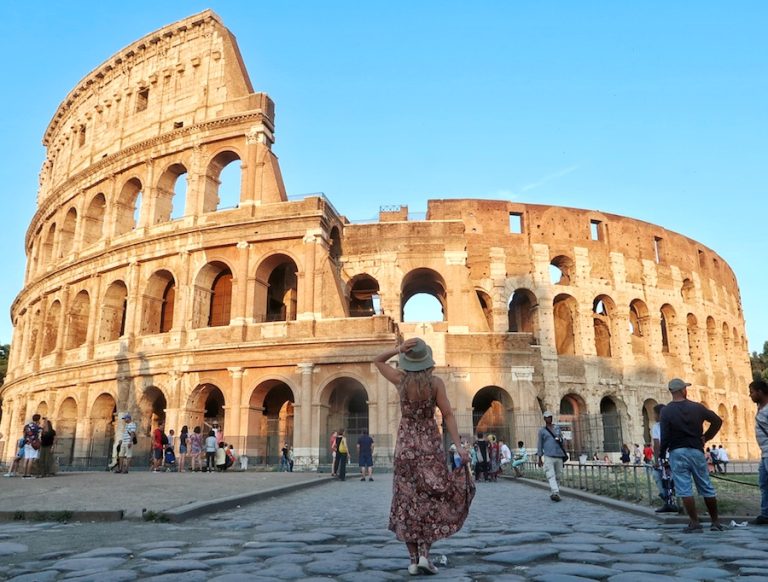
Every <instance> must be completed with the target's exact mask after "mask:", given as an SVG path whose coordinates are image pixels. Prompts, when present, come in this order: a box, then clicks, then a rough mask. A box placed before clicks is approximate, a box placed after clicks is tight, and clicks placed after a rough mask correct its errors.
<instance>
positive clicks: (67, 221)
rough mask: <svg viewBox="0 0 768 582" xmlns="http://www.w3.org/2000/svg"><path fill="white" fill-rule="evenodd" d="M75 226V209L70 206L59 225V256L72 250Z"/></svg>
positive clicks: (63, 255)
mask: <svg viewBox="0 0 768 582" xmlns="http://www.w3.org/2000/svg"><path fill="white" fill-rule="evenodd" d="M76 227H77V209H76V208H74V207H72V208H70V209H69V210H68V211H67V214H66V216H65V217H64V223H63V224H62V226H61V233H60V234H59V256H60V257H66V256H67V255H68V254H69V253H71V252H72V247H73V244H74V242H75V228H76Z"/></svg>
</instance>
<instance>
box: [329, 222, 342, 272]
mask: <svg viewBox="0 0 768 582" xmlns="http://www.w3.org/2000/svg"><path fill="white" fill-rule="evenodd" d="M328 238H329V243H330V244H329V248H328V256H329V257H330V259H331V261H333V262H334V263H338V262H339V260H340V259H341V255H342V247H341V234H340V233H339V227H338V226H334V227H333V228H332V229H331V232H330V233H329V235H328Z"/></svg>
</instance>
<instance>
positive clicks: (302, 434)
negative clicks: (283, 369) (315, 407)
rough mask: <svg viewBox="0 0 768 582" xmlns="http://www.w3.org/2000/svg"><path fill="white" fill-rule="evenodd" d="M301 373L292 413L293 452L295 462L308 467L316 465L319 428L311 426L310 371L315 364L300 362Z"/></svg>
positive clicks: (311, 390) (299, 369)
mask: <svg viewBox="0 0 768 582" xmlns="http://www.w3.org/2000/svg"><path fill="white" fill-rule="evenodd" d="M297 368H298V371H299V373H300V374H301V390H300V392H299V394H298V398H296V402H294V408H293V414H294V417H293V418H294V425H293V452H294V454H295V459H296V460H295V463H296V465H298V466H299V467H301V468H304V469H309V468H315V467H317V463H318V457H319V453H318V449H319V445H320V441H319V432H320V431H319V428H318V429H317V430H313V428H314V427H313V426H312V401H313V394H312V392H313V388H314V387H313V385H312V373H313V371H314V369H315V365H314V364H313V363H312V362H302V363H300V364H298V365H297Z"/></svg>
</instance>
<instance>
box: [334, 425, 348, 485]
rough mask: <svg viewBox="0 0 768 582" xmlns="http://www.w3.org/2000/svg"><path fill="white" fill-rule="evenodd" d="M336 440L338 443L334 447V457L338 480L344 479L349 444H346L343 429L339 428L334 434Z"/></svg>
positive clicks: (345, 476)
mask: <svg viewBox="0 0 768 582" xmlns="http://www.w3.org/2000/svg"><path fill="white" fill-rule="evenodd" d="M336 442H337V443H338V446H337V447H336V459H337V460H338V467H337V469H336V475H337V476H338V477H339V481H346V479H347V461H348V460H349V446H348V445H347V437H345V436H344V429H341V430H339V432H338V433H337V434H336Z"/></svg>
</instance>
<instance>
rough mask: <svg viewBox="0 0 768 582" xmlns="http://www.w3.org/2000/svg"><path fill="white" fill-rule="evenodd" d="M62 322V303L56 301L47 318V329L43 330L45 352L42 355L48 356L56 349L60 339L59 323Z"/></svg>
mask: <svg viewBox="0 0 768 582" xmlns="http://www.w3.org/2000/svg"><path fill="white" fill-rule="evenodd" d="M60 320H61V303H59V302H58V301H54V302H53V303H52V304H51V306H50V308H49V309H48V313H47V314H46V316H45V327H44V328H43V351H42V354H43V355H44V356H45V355H48V354H50V353H51V352H52V351H53V350H55V349H56V342H57V340H58V337H59V321H60Z"/></svg>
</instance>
